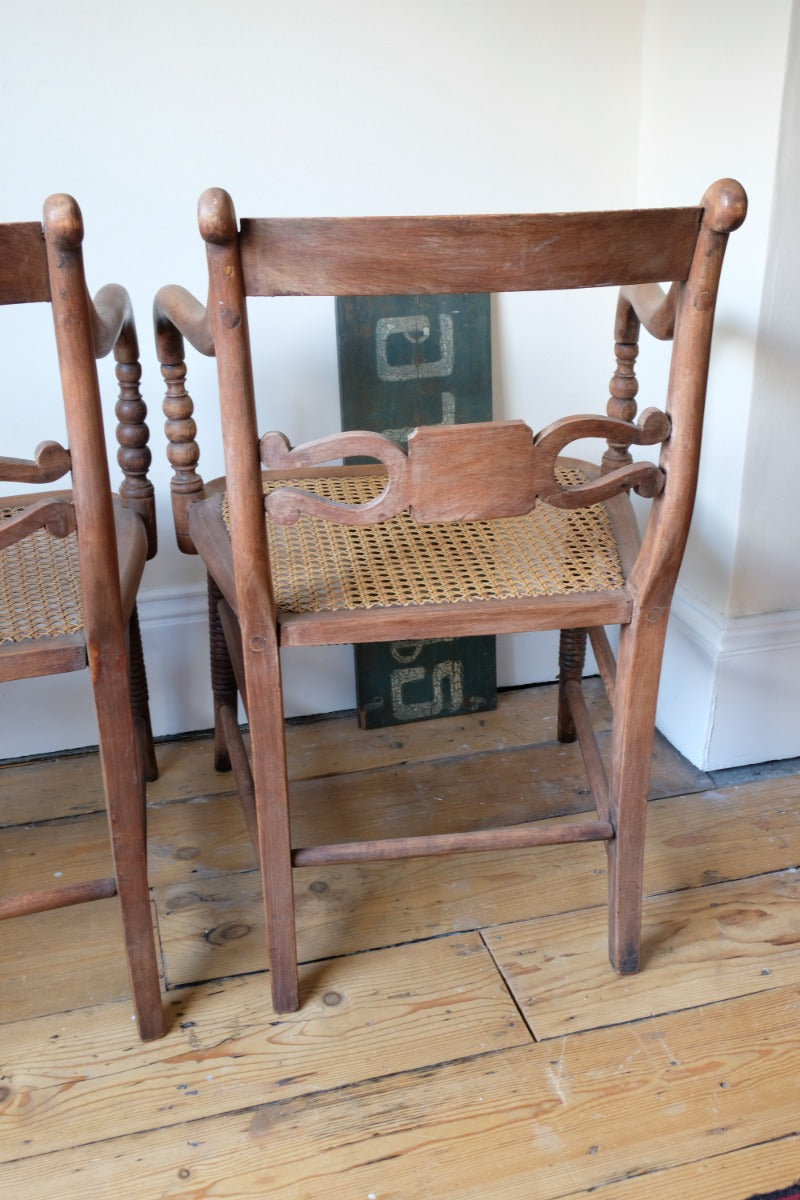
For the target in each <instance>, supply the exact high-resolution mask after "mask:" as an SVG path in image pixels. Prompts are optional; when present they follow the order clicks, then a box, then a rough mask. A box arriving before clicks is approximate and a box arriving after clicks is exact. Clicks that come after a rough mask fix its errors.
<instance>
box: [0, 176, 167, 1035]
mask: <svg viewBox="0 0 800 1200" xmlns="http://www.w3.org/2000/svg"><path fill="white" fill-rule="evenodd" d="M82 240H83V221H82V218H81V214H80V210H79V209H78V206H77V204H76V203H75V201H74V200H72V199H71V197H69V196H63V195H59V196H51V197H50V198H49V199H48V200H47V201H46V203H45V206H44V225H43V228H42V226H39V225H24V226H4V227H2V228H1V230H0V261H2V267H0V271H1V272H2V275H0V301H2V302H4V303H18V302H22V301H26V300H46V299H49V300H50V301H51V306H52V312H53V323H54V327H55V339H56V349H57V352H58V361H59V369H60V375H61V387H62V394H63V403H64V411H65V416H66V425H67V434H68V441H69V451H67V450H65V449H64V448H63V447H61V446H59V445H58V444H57V443H45V444H44V445H43V446H40V447H38V448H37V450H36V452H35V456H34V458H33V459H32V460H30V461H29V462H23V463H20V462H19V461H16V462H15V461H13V460H9V459H2V460H0V478H6V479H10V480H11V481H19V482H23V481H24V482H50V481H52V480H53V479H56V478H59V477H60V476H61V475H62V474H64V471H65V470H66V469H70V470H71V487H70V490H69V491H68V492H56V493H50V494H48V495H46V496H45V497H44V498H40V499H38V500H36V499H34V500H31V497H30V496H26V497H21V498H18V499H17V501H15V500H14V499H13V498H12V499H11V500H9V501H4V503H8V504H11V505H12V506H13V505H14V504H15V503H18V504H19V505H20V506H24V507H22V508H21V512H18V513H16V514H15V515H12V516H10V517H9V518H8V519H7V520H5V521H3V522H2V524H0V546H2V547H5V548H6V549H8V547H10V545H11V544H12V543H15V544H19V545H21V546H23V547H25V546H26V545H27V546H28V547H30V549H29V550H28V551H27V553H28V554H29V555H30V556H33V555H34V554H35V553H36V551H35V550H34V549H33V547H35V546H36V545H37V543H36V542H35V541H33V539H32V534H33V533H34V531H35V530H37V529H44V530H46V531H47V532H48V533H50V534H52V535H53V536H56V537H64V536H66V535H67V534H68V533H70V532H72V531H73V530H74V531H75V532H76V533H77V558H78V572H79V576H80V591H81V601H82V614H81V615H82V628H81V629H80V631H79V632H76V633H68V634H67V633H64V634H57V635H54V636H47V635H46V634H43V635H42V636H40V637H35V638H34V637H31V638H29V639H26V640H24V641H20V642H7V643H4V644H3V645H2V646H0V679H2V680H4V681H7V680H11V679H18V678H23V677H29V676H34V675H38V676H41V675H47V674H53V673H57V672H60V671H63V670H71V669H77V668H78V667H82V666H88V668H89V673H90V677H91V683H92V689H93V694H94V701H95V710H96V714H97V723H98V734H99V744H100V747H101V769H102V777H103V787H104V792H105V799H106V807H107V812H108V827H109V833H110V838H111V847H112V858H113V877H112V878H101V879H97V878H95V879H90V880H88V881H72V882H70V883H69V884H67V885H65V886H64V887H55V886H52V884H51V885H50V886H40V888H39V889H38V891H37V893H36V894H33V893H31V892H30V891H24V892H23V893H22V894H18V895H17V896H16V897H11V898H8V899H6V900H4V901H3V903H2V904H1V905H0V917H14V916H21V915H23V914H31V913H36V912H39V911H42V910H46V909H50V908H58V907H63V906H71V905H73V904H76V903H81V902H83V901H85V900H97V899H102V898H107V897H109V896H112V895H114V894H115V893H116V894H118V896H119V905H120V908H121V911H122V918H123V930H124V943H125V951H126V956H127V962H128V968H129V974H130V983H131V990H132V994H133V1001H134V1008H135V1010H136V1016H137V1022H138V1030H139V1034H140V1036H141V1037H142V1038H144V1039H151V1038H155V1037H158V1036H160V1035H161V1033H162V1032H163V1018H162V1010H161V996H160V986H159V978H158V964H157V960H156V956H155V946H154V941H153V929H152V921H151V913H150V897H149V891H148V882H147V856H146V841H145V819H144V787H145V779H144V776H145V774H146V773H147V774H150V775H153V774H155V773H156V767H155V757H154V752H153V744H152V733H151V732H150V722H149V714H148V712H147V690H146V682H145V678H144V664H143V660H142V658H141V643H140V639H139V631H138V623H137V620H136V613H135V601H136V590H137V588H138V585H139V580H140V578H141V574H142V570H143V568H144V564H145V559H146V558H147V556H148V555H152V554H154V553H155V549H156V539H155V508H154V500H153V489H152V485H151V484H150V482H149V480H148V479H147V468H148V465H149V462H150V452H149V450H148V448H147V426H146V425H145V423H144V420H145V415H146V409H145V405H144V403H143V401H142V399H141V395H140V392H139V376H140V367H139V361H138V357H139V351H138V345H137V341H136V331H135V326H134V323H133V315H132V312H131V308H130V302H129V300H128V296H127V293H126V292H125V291H124V289H123V288H121V287H119V285H116V284H112V285H108V286H107V287H105V288H103V289H102V290H101V291H100V292H98V294H97V296H96V298H95V300H94V301H92V300H91V298H90V296H89V293H88V291H87V288H86V281H85V277H84V271H83V258H82V249H81V244H82ZM7 273H9V274H10V277H11V280H12V282H11V283H9V282H8V279H7V278H6V275H7ZM14 278H18V285H17V286H15V285H14V283H13V279H14ZM111 352H113V354H114V358H115V360H116V364H117V366H116V373H117V379H118V381H119V399H118V402H117V407H116V416H117V420H118V426H117V438H118V444H119V451H118V459H119V463H120V466H121V468H122V470H123V474H124V480H123V484H122V487H121V489H120V493H121V495H120V498H119V499H117V498H112V494H111V487H110V481H109V475H108V465H107V459H106V442H105V432H104V419H103V410H102V405H101V397H100V391H99V384H98V378H97V369H96V365H95V359H96V358H97V357H103V356H105V355H107V354H109V353H111ZM45 552H46V551H42V553H45ZM31 569H32V570H33V568H31ZM129 645H130V647H131V653H132V658H133V660H134V663H135V669H134V672H133V674H134V679H133V683H132V684H131V673H130V670H129V661H128V655H129ZM39 834H40V836H42V837H44V836H46V831H45V830H39Z"/></svg>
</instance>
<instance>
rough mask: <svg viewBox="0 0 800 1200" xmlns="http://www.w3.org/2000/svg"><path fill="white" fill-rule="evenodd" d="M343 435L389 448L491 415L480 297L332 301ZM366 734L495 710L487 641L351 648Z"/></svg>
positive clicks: (485, 304)
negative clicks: (420, 431) (429, 430)
mask: <svg viewBox="0 0 800 1200" xmlns="http://www.w3.org/2000/svg"><path fill="white" fill-rule="evenodd" d="M336 319H337V338H338V347H339V377H340V393H341V406H342V427H343V428H344V429H371V430H376V431H379V432H382V433H384V434H386V436H387V437H391V438H392V440H393V441H396V442H397V443H398V444H399V445H405V443H406V441H407V439H408V435H409V433H410V432H411V430H412V429H415V428H416V427H417V426H418V425H440V424H441V425H455V424H457V423H462V422H469V421H485V420H489V419H490V418H491V415H492V413H491V352H490V331H489V297H488V296H475V295H461V296H388V297H387V296H379V297H343V298H339V299H337V301H336ZM356 690H357V695H358V707H359V717H360V721H361V724H362V725H364V726H365V727H367V728H370V727H375V726H380V725H390V724H396V723H400V722H405V721H418V720H423V719H425V718H429V717H435V716H449V715H454V714H457V713H462V712H472V711H477V710H479V709H487V708H493V707H494V706H495V705H496V702H497V698H496V680H495V657H494V639H493V638H482V637H481V638H457V639H453V638H444V639H437V640H433V641H430V640H423V641H417V642H392V643H386V644H377V645H376V644H370V645H362V646H357V647H356Z"/></svg>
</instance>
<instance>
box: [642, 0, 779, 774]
mask: <svg viewBox="0 0 800 1200" xmlns="http://www.w3.org/2000/svg"><path fill="white" fill-rule="evenodd" d="M797 7H798V6H797V5H796V4H791V3H789V2H788V0H787V2H786V3H783V2H779V0H770V2H769V3H766V4H763V5H760V6H758V7H756V6H753V5H751V4H749V3H747V0H739V2H738V3H733V4H727V5H725V6H723V5H722V4H717V3H707V4H696V3H693V2H692V0H650V2H649V3H648V4H647V6H646V17H645V25H644V40H643V55H642V64H643V71H642V77H643V87H642V96H643V103H642V114H641V128H640V157H639V184H638V195H639V199H640V201H641V202H642V203H644V204H650V203H654V202H656V201H657V198H658V197H661V198H662V199H663V200H665V201H666V202H669V203H678V202H679V197H681V196H684V197H685V195H686V192H687V191H691V190H692V188H694V190H695V191H697V190H698V188H700V190H702V186H703V181H708V180H710V179H714V178H716V177H718V176H720V175H722V174H729V175H733V176H735V177H737V178H739V179H740V180H742V182H743V183H744V184H745V186H746V188H747V191H748V196H749V202H750V206H749V211H748V216H747V221H746V222H745V224H744V226H743V227H742V229H741V230H740V231H738V232H737V233H736V234H735V235H734V236H733V238H732V239H731V243H730V246H729V251H728V256H727V258H726V262H725V267H724V269H723V276H722V285H721V291H720V297H719V303H718V308H717V318H716V324H715V334H714V350H713V355H712V367H711V372H710V377H709V389H708V402H707V413H706V424H705V430H704V443H703V457H702V462H701V471H700V480H699V487H698V495H697V503H696V506H695V513H694V518H693V522H692V529H691V534H690V538H689V543H688V546H687V551H686V557H685V559H684V564H683V568H682V570H681V575H680V580H679V585H678V590H677V594H676V598H675V604H674V605H673V616H672V620H671V622H670V629H669V634H668V639H667V648H666V655H665V663H664V671H663V674H662V686H661V692H660V702H659V711H658V722H659V726H660V727H661V729H662V730H663V732H664V733H665V734H666V735H667V736H668V737H669V738H670V739H671V740H672V741H673V742H674V743H675V744H676V745H678V746H679V747H680V748H681V750H683V752H684V753H685V754H686V755H687V756H688V757H689V758H690V759H691V760H692V761H694V762H695V763H698V764H700V765H702V766H704V767H707V768H715V767H724V766H732V765H738V764H742V763H748V762H758V761H764V760H767V759H770V758H780V757H788V756H792V755H796V754H798V753H800V728H799V727H798V723H797V721H796V720H794V719H792V715H791V714H792V705H791V704H790V703H789V701H790V698H791V696H792V694H793V692H794V693H796V680H797V679H798V674H799V673H800V653H798V649H797V647H798V644H799V643H800V639H799V638H798V628H799V626H798V613H797V610H798V608H800V587H798V583H799V582H800V575H799V574H798V566H797V563H796V562H794V563H793V562H792V555H791V554H789V555H788V556H787V554H786V552H785V550H784V547H785V546H787V545H788V546H791V543H792V539H793V533H794V530H793V524H794V520H793V517H792V513H793V512H795V511H796V509H797V498H796V497H795V499H794V502H793V503H792V502H791V496H792V493H793V492H796V490H797V489H798V487H800V481H798V478H797V471H796V468H793V461H794V451H795V448H796V447H797V445H798V444H800V442H798V438H797V434H798V433H800V406H798V404H797V399H798V382H797V381H798V378H799V377H798V375H797V365H798V363H797V359H798V353H800V346H799V343H798V332H797V325H796V317H795V312H794V306H793V305H792V304H791V302H790V288H791V286H792V285H793V283H794V279H796V267H797V262H798V250H799V249H800V247H799V246H798V233H797V229H796V220H795V213H796V202H795V203H794V204H793V205H791V204H790V202H791V197H792V189H794V194H795V195H796V186H797V185H796V180H797V178H798V167H799V166H800V142H798V125H797V120H796V115H795V114H796V111H797V103H798V99H800V96H798V80H797V54H798V50H799V49H800V27H799V26H798V22H797V20H796V19H795V21H794V24H792V20H791V18H792V10H793V9H795V10H796V9H797ZM796 15H797V14H796V13H795V16H796ZM776 163H777V164H778V170H777V174H776ZM793 267H794V268H795V273H793V270H792V268H793ZM793 325H794V329H793V328H792V326H793ZM776 351H779V352H778V353H776ZM792 367H793V368H794V380H792V378H791V370H792ZM793 400H794V404H792V401H793ZM778 414H780V416H781V419H780V421H779V420H778ZM789 479H791V483H789V482H788V480H789ZM787 500H789V504H788V506H787V504H786V501H787ZM792 651H793V652H792ZM787 652H789V653H787Z"/></svg>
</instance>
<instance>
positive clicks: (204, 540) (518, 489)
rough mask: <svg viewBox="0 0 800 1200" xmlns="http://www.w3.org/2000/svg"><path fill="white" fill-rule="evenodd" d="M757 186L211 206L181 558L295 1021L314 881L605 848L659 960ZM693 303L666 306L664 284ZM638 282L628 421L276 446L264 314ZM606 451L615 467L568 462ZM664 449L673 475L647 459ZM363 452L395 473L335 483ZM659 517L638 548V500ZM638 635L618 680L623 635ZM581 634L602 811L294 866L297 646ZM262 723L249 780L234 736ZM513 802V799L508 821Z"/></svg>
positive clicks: (623, 948)
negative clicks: (715, 471)
mask: <svg viewBox="0 0 800 1200" xmlns="http://www.w3.org/2000/svg"><path fill="white" fill-rule="evenodd" d="M745 211H746V198H745V195H744V192H743V190H742V188H741V187H740V186H739V184H737V183H735V182H733V181H730V180H726V181H722V182H720V183H717V184H715V185H713V186H712V187H711V188H710V189H709V190H708V192H707V193H706V195H705V197H704V198H703V201H702V202H701V204H700V205H699V206H698V207H694V208H680V209H661V210H639V211H632V212H598V213H574V214H556V215H538V216H484V217H430V218H387V219H371V218H368V219H354V220H341V219H338V220H337V219H333V220H270V219H266V220H243V221H242V222H241V223H240V224H239V225H238V227H237V222H236V217H235V214H234V209H233V204H232V202H231V199H230V197H229V196H228V195H227V194H226V193H225V192H223V191H221V190H217V189H212V190H210V191H207V192H206V193H204V195H203V196H202V197H201V200H200V207H199V224H200V232H201V234H202V237H203V238H204V240H205V242H206V247H207V260H208V273H209V297H208V305H207V307H206V308H204V307H203V306H202V304H200V303H199V302H198V301H197V300H195V299H194V298H193V297H192V296H190V295H189V293H187V292H186V291H184V290H183V289H182V288H179V287H175V286H171V287H167V288H164V289H162V290H161V291H160V292H159V294H158V296H157V298H156V303H155V320H156V333H157V343H158V354H159V359H160V362H161V364H162V372H163V374H164V377H165V379H166V381H167V395H166V399H165V402H164V409H165V414H166V416H167V434H168V437H169V439H170V446H169V457H170V461H171V463H172V465H173V468H174V472H175V474H174V479H173V484H172V491H173V508H174V515H175V524H176V529H177V536H178V543H179V545H180V547H181V549H183V550H184V551H186V552H187V553H199V554H200V555H201V557H202V559H203V561H204V563H205V565H206V568H207V570H208V575H209V581H210V600H211V603H210V617H211V651H212V685H213V690H214V698H215V715H216V755H217V765H218V767H220V768H225V767H226V766H227V765H228V762H229V761H230V763H231V764H232V765H233V768H234V772H235V775H236V782H237V787H238V789H239V792H240V794H241V797H242V800H243V802H244V809H245V814H246V816H247V819H248V823H249V826H250V830H251V834H252V837H253V841H254V844H255V846H256V850H257V854H258V858H259V861H260V865H261V871H262V876H263V888H264V903H265V913H266V924H267V932H268V940H269V961H270V967H271V983H272V999H273V1004H274V1007H275V1008H276V1010H278V1011H291V1010H293V1009H295V1008H296V1007H297V1006H298V1003H299V1001H298V988H297V973H296V961H295V960H296V949H295V930H294V916H293V911H294V910H293V894H292V866H293V865H294V866H301V865H312V864H313V865H316V864H325V863H342V862H357V861H363V860H368V859H389V858H402V857H408V856H414V855H434V854H450V853H454V852H457V851H477V850H490V849H491V850H497V849H502V848H504V847H508V848H512V847H521V846H533V845H544V844H552V843H555V842H574V841H585V840H598V841H603V842H605V843H606V846H607V849H608V863H609V948H610V958H611V962H612V964H613V966H614V967H615V968H616V969H617V970H618V971H620V972H631V971H635V970H637V968H638V965H639V944H640V926H641V906H642V867H643V850H644V833H645V808H646V804H645V801H646V795H647V786H648V777H649V770H650V759H651V753H652V741H653V732H654V720H655V708H656V695H657V690H658V679H659V671H660V663H661V656H662V650H663V644H664V635H665V630H666V623H667V615H668V612H669V607H670V600H671V596H672V592H673V587H674V584H675V579H676V576H677V573H678V568H679V565H680V562H681V556H682V553H683V549H684V545H685V541H686V536H687V531H688V528H689V520H690V514H691V510H692V504H693V499H694V491H695V484H696V477H697V469H698V460H699V453H700V434H701V427H702V418H703V404H704V398H705V389H706V376H707V369H708V361H709V351H710V345H711V332H712V324H713V319H714V307H715V300H716V294H717V285H718V280H719V275H720V269H721V266H722V258H723V254H724V250H725V245H726V241H727V236H728V233H729V232H730V231H731V230H733V229H736V228H737V227H738V225H739V224H740V223H741V222H742V221H743V219H744V216H745ZM664 282H667V283H669V284H670V285H671V286H670V287H669V289H668V290H667V291H666V293H664V292H663V291H662V288H661V286H660V284H662V283H664ZM604 285H615V286H619V287H620V288H621V291H620V294H619V301H618V306H617V311H616V327H615V341H616V360H617V366H616V372H615V374H614V377H613V379H612V382H611V399H610V400H609V403H608V408H607V414H597V415H577V416H566V417H564V418H563V419H560V420H558V421H556V422H555V423H554V424H551V425H550V426H548V427H547V428H546V429H544V430H542V431H541V432H538V433H536V434H535V435H534V434H533V433H532V432H531V430H530V429H529V428H528V427H527V426H526V425H525V424H523V423H522V422H520V421H499V422H495V423H484V424H479V425H461V426H437V427H426V428H420V429H417V430H416V431H415V432H414V433H412V434H411V436H410V437H409V440H408V451H407V453H406V452H405V451H404V450H401V449H400V448H398V447H397V446H395V445H394V444H393V443H392V442H390V441H389V440H388V439H386V438H383V437H381V436H380V435H378V434H374V433H365V432H355V433H343V434H341V435H335V436H332V437H326V438H323V439H321V440H319V441H315V442H310V443H308V444H305V445H301V446H298V447H296V448H294V449H293V448H291V447H290V445H289V443H288V442H287V440H286V439H285V438H284V437H283V436H282V435H281V434H278V433H267V434H266V435H265V436H263V437H261V438H259V430H258V427H257V418H256V407H255V398H254V394H253V376H252V369H251V348H250V344H249V335H248V320H247V297H251V296H293V295H334V296H337V295H393V294H403V293H405V294H413V295H417V294H421V295H424V294H438V293H464V292H510V291H520V290H549V289H563V288H586V287H598V286H604ZM640 325H643V326H644V327H645V328H647V329H648V330H649V331H650V332H651V333H652V334H655V336H656V337H658V338H672V363H671V372H670V377H669V385H668V388H667V394H666V397H665V403H664V407H663V410H660V409H647V410H646V411H645V412H644V413H643V414H642V415H641V417H640V418H639V420H638V421H637V420H636V419H635V417H636V402H635V396H636V391H637V383H636V380H635V377H634V361H635V359H636V356H637V352H638V340H639V331H640ZM184 338H186V339H188V340H189V342H190V343H191V344H192V345H193V346H194V347H195V348H196V349H197V350H199V351H200V352H202V353H204V354H213V355H216V359H217V370H218V380H219V398H220V409H221V418H222V434H223V443H224V453H225V469H226V477H225V478H224V479H220V480H217V481H216V482H214V483H211V484H207V485H205V484H203V482H202V480H201V479H200V477H199V475H198V474H197V472H196V466H197V462H198V453H199V452H198V448H197V444H196V442H195V440H194V438H195V427H194V422H193V419H192V411H193V406H192V402H191V400H190V398H189V396H188V394H187V392H186V390H185V386H184V381H185V374H186V367H185V364H184V341H183V339H184ZM586 437H595V438H601V439H604V440H605V441H606V442H607V443H608V445H607V448H606V450H605V453H604V454H603V456H602V461H601V463H600V465H599V466H592V465H590V464H587V463H583V462H578V461H575V460H573V459H568V458H564V457H562V451H563V450H564V449H565V448H566V446H567V445H568V444H569V443H570V442H571V441H573V440H575V439H578V438H586ZM632 445H635V446H643V445H644V446H647V445H652V446H656V445H657V446H658V447H659V451H658V463H657V464H655V463H649V462H634V461H632V456H631V453H630V447H631V446H632ZM350 456H362V457H367V458H369V459H371V460H374V465H361V466H347V465H325V464H331V463H337V462H340V461H341V460H342V459H347V458H349V457H350ZM630 489H634V490H635V491H636V492H638V493H639V495H641V496H644V497H648V498H649V499H650V501H651V503H650V511H649V518H648V523H647V527H646V531H645V533H644V536H643V539H642V540H641V542H640V538H639V534H638V530H637V523H636V521H635V519H634V514H633V510H632V507H631V503H630V499H629V495H628V493H629V491H630ZM606 625H618V626H619V627H620V639H619V651H618V658H619V661H618V663H616V664H615V662H614V656H613V654H612V652H611V649H610V645H609V642H608V639H607V637H606V634H605V629H604V626H606ZM543 629H558V630H561V631H562V632H561V653H560V701H559V725H558V729H559V737H560V738H561V739H562V740H573V739H575V738H576V737H577V738H578V739H579V741H580V744H581V749H582V753H583V758H584V762H585V765H586V768H587V774H588V778H589V782H590V785H591V790H592V793H593V796H594V801H595V805H596V810H597V812H596V817H595V818H594V819H592V820H583V821H578V822H577V823H574V822H555V823H554V822H550V821H547V822H532V823H530V824H526V825H516V826H509V825H504V824H503V817H502V813H501V812H498V816H497V821H496V826H495V827H494V828H492V829H486V830H480V831H474V830H473V831H470V832H461V833H447V834H434V835H430V836H418V837H408V838H386V839H379V840H373V841H347V842H344V843H340V844H333V845H319V846H302V847H296V846H295V847H293V846H292V843H291V834H290V818H289V798H288V786H287V779H286V753H285V746H284V732H283V713H282V699H281V670H280V660H279V649H280V648H281V647H291V646H311V645H323V644H330V643H346V642H354V641H357V642H369V641H385V640H392V639H410V638H414V639H422V638H435V637H439V636H442V635H445V636H453V637H456V636H464V635H470V634H486V633H499V632H512V631H519V630H543ZM587 634H588V636H589V637H590V638H591V642H592V646H593V649H594V652H595V655H596V658H597V661H598V664H599V666H600V670H601V674H602V676H603V679H604V682H605V684H606V688H607V691H608V692H609V695H610V697H611V700H612V704H613V731H612V738H611V754H610V762H609V763H608V764H605V763H604V762H603V760H602V759H601V756H600V753H599V751H598V748H597V743H596V741H595V738H594V734H593V731H592V728H591V724H590V720H589V717H588V712H587V707H586V705H585V702H584V699H583V694H582V690H581V676H582V667H583V657H584V650H585V645H586V637H587ZM237 689H238V691H239V692H240V693H241V696H242V698H243V701H244V703H245V707H246V711H247V715H248V718H249V724H250V732H251V747H252V749H251V755H252V765H251V762H250V761H249V760H248V757H247V755H246V754H245V747H244V744H243V742H242V738H241V734H240V731H239V728H238V725H237V720H236V693H237ZM498 807H500V805H498Z"/></svg>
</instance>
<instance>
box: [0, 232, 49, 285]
mask: <svg viewBox="0 0 800 1200" xmlns="http://www.w3.org/2000/svg"><path fill="white" fill-rule="evenodd" d="M49 299H50V278H49V275H48V271H47V256H46V253H45V245H44V234H43V232H42V227H41V225H40V224H39V222H38V221H26V222H17V223H14V224H7V225H0V304H30V303H34V302H37V301H42V300H49Z"/></svg>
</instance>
